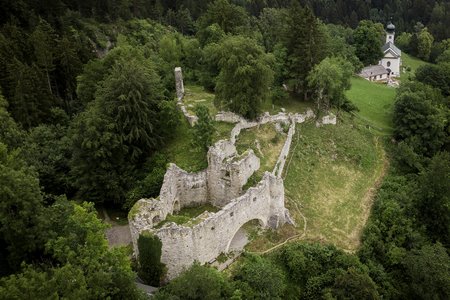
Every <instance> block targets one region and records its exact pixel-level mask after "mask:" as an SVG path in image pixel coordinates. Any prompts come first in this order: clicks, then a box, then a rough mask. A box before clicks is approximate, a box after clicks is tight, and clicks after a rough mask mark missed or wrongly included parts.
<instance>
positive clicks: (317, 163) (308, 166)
mask: <svg viewBox="0 0 450 300" xmlns="http://www.w3.org/2000/svg"><path fill="white" fill-rule="evenodd" d="M352 83H353V87H352V90H350V91H349V92H348V96H349V98H350V99H351V100H352V101H354V103H355V104H356V105H358V107H359V108H360V109H361V111H360V113H359V116H360V117H361V118H363V119H364V120H367V121H366V122H367V123H370V124H372V126H376V127H379V128H380V129H383V132H384V133H389V132H390V130H391V123H390V116H391V115H392V101H393V97H394V95H395V89H391V88H388V87H386V86H383V85H378V84H373V83H369V82H367V81H365V80H363V79H358V78H353V79H352ZM187 89H188V98H187V102H188V104H196V103H203V104H205V105H207V106H208V107H209V108H210V110H211V112H212V113H215V112H216V111H217V110H216V109H215V108H214V106H213V99H214V97H213V95H212V94H208V93H205V92H204V91H203V90H202V89H201V88H198V87H195V86H188V88H187ZM203 99H205V100H206V101H203ZM284 107H286V109H287V110H288V111H292V112H296V111H299V112H302V111H304V110H305V105H304V104H302V103H299V104H296V102H292V101H290V102H289V103H288V104H286V105H284ZM278 110H279V107H277V106H274V107H273V110H272V109H271V111H272V113H275V112H277V111H278ZM357 123H358V122H355V121H352V120H350V119H349V118H348V117H347V118H345V119H344V121H343V122H340V123H339V124H338V125H337V126H324V127H320V128H316V127H315V126H314V124H313V122H311V123H308V124H302V125H299V126H298V127H297V129H298V130H297V134H296V135H295V136H294V140H293V144H292V148H291V155H290V158H292V159H290V160H288V167H287V172H286V174H285V176H286V178H285V188H286V205H287V207H288V208H289V209H290V211H291V214H292V215H293V217H294V218H295V220H296V222H297V227H296V228H294V227H293V226H284V227H283V228H281V229H280V230H278V231H276V232H271V231H269V232H266V233H264V235H263V236H262V237H261V238H257V239H256V240H255V241H254V242H252V243H251V244H250V245H249V249H250V250H261V249H267V248H269V247H271V246H273V245H275V244H277V243H279V242H281V241H283V240H284V239H286V238H287V237H289V236H293V235H296V234H300V233H302V232H303V228H304V219H303V216H304V217H305V219H306V221H307V226H306V238H307V239H310V240H322V241H327V242H331V243H334V244H336V245H337V246H339V247H342V248H344V249H349V250H353V249H355V248H356V247H357V246H358V243H359V235H360V233H361V230H362V228H363V225H364V223H365V220H366V217H367V215H368V213H369V211H370V204H371V203H370V202H371V197H370V191H371V188H372V187H373V186H374V185H375V183H376V181H377V179H378V178H379V177H380V175H381V174H382V171H383V160H384V152H383V149H382V147H381V143H378V142H377V137H376V136H375V135H374V134H373V133H372V132H370V129H366V128H364V126H355V124H356V125H357ZM232 126H233V125H231V124H226V123H216V129H217V133H216V135H215V137H214V140H218V139H221V138H228V137H229V132H230V130H231V129H232ZM193 139H194V136H193V133H192V129H191V128H190V127H189V125H188V124H187V122H186V121H184V120H183V124H182V126H180V128H179V129H178V133H177V138H176V139H175V140H174V142H173V144H171V145H169V147H168V150H167V153H168V158H169V160H170V161H172V162H175V163H177V164H178V165H179V166H180V167H182V168H184V169H186V170H188V171H196V170H200V169H202V168H204V167H206V152H204V151H199V150H198V149H195V147H192V140H193ZM255 139H258V140H259V143H260V148H261V152H262V155H261V153H259V150H258V149H257V148H256V143H255V142H254V141H255ZM283 142H284V139H283V138H279V139H278V140H277V138H276V132H275V131H274V129H273V125H267V126H261V127H260V128H254V129H251V130H245V131H243V132H242V133H241V136H240V138H239V140H238V142H237V147H238V150H239V152H240V153H242V152H243V151H245V149H246V148H253V150H254V152H255V154H257V155H259V156H260V158H261V159H262V161H261V166H262V168H261V170H260V172H258V173H261V174H262V171H264V170H269V171H270V170H271V169H272V167H273V166H272V165H273V163H274V160H275V161H276V157H277V155H278V154H277V153H276V152H277V151H276V150H277V149H278V148H279V149H281V147H282V145H283ZM289 161H290V163H289ZM302 214H303V216H302ZM180 217H181V219H185V217H183V216H180ZM180 217H178V218H180ZM175 218H177V216H175ZM180 221H182V220H180Z"/></svg>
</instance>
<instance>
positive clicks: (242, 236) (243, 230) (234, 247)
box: [225, 219, 266, 253]
mask: <svg viewBox="0 0 450 300" xmlns="http://www.w3.org/2000/svg"><path fill="white" fill-rule="evenodd" d="M265 227H266V224H265V222H264V221H263V220H261V219H252V220H250V221H248V222H246V223H244V224H243V225H241V226H240V227H239V229H238V230H236V232H235V233H234V235H233V237H232V238H231V239H230V241H229V242H228V246H227V249H226V251H225V252H226V253H229V252H240V251H242V250H243V249H244V247H245V245H247V243H248V242H249V241H250V238H251V236H252V235H254V233H255V232H256V231H258V230H261V229H262V228H265Z"/></svg>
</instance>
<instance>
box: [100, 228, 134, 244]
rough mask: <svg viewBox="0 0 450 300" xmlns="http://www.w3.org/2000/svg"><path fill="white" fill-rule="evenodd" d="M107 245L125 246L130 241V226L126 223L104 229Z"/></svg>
mask: <svg viewBox="0 0 450 300" xmlns="http://www.w3.org/2000/svg"><path fill="white" fill-rule="evenodd" d="M106 238H107V239H108V243H109V246H111V247H114V246H127V245H129V244H130V243H131V233H130V227H128V225H114V226H112V227H111V228H108V229H107V230H106Z"/></svg>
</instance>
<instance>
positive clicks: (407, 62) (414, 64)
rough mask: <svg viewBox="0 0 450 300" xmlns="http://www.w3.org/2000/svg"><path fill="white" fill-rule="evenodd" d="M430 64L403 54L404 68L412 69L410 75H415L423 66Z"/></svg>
mask: <svg viewBox="0 0 450 300" xmlns="http://www.w3.org/2000/svg"><path fill="white" fill-rule="evenodd" d="M426 64H428V63H427V62H426V61H423V60H420V59H419V58H416V57H414V56H411V55H408V54H406V53H405V52H402V66H403V67H405V68H407V67H410V68H411V71H410V72H408V73H411V74H414V72H415V71H416V70H417V68H419V67H420V66H422V65H426Z"/></svg>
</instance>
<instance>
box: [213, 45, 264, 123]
mask: <svg viewBox="0 0 450 300" xmlns="http://www.w3.org/2000/svg"><path fill="white" fill-rule="evenodd" d="M270 64H271V57H270V56H268V55H266V54H265V53H264V51H263V49H262V48H261V47H260V46H258V45H257V44H256V42H255V41H254V40H252V39H249V38H245V37H241V36H236V37H230V38H227V39H225V40H223V42H222V43H221V44H220V59H219V67H220V74H219V76H218V78H217V85H216V92H217V93H216V97H217V100H218V101H220V102H221V103H222V104H223V105H224V106H225V107H227V108H229V109H230V110H232V111H234V112H236V113H238V114H241V115H243V116H245V117H247V118H251V119H254V118H256V116H257V115H258V113H259V111H260V107H261V104H262V102H263V101H264V100H265V99H267V97H268V96H269V88H270V86H271V84H272V80H273V72H272V70H271V69H270Z"/></svg>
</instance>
